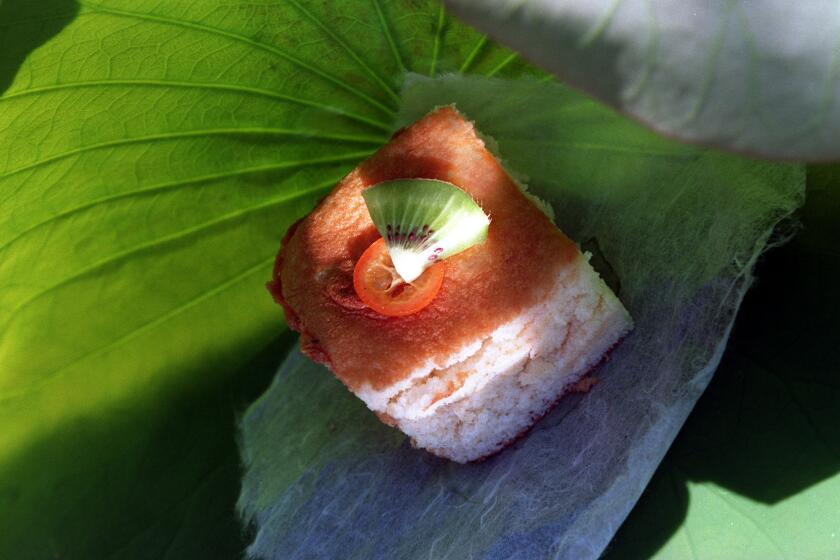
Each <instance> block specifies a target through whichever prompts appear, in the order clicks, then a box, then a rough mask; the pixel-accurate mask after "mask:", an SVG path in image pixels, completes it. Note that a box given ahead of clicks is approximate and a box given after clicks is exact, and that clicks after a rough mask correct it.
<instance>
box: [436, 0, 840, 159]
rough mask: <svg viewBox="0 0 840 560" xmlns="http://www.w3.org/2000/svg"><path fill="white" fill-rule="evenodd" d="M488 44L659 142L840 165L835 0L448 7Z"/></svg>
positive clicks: (454, 2)
mask: <svg viewBox="0 0 840 560" xmlns="http://www.w3.org/2000/svg"><path fill="white" fill-rule="evenodd" d="M447 4H448V5H449V6H451V7H452V8H453V10H454V11H455V12H456V13H458V14H459V15H462V16H463V17H464V19H465V20H466V21H469V22H471V23H473V24H475V25H476V26H478V27H479V28H480V29H482V30H484V31H486V32H488V33H489V34H490V35H491V36H493V37H495V38H497V39H499V40H501V41H503V42H504V43H506V44H509V45H511V46H513V47H514V48H516V49H517V50H519V51H521V52H522V53H523V54H524V55H525V56H526V57H528V58H530V59H531V60H533V61H534V62H536V63H538V64H539V65H540V66H542V67H543V68H546V69H548V70H551V71H552V72H555V73H556V74H557V75H558V76H560V77H561V78H562V79H563V80H564V81H567V82H569V83H571V84H574V85H576V86H577V87H580V88H582V89H583V90H585V91H587V92H589V93H591V94H592V95H594V96H596V97H598V98H599V99H601V100H603V101H606V102H607V103H609V104H611V105H612V106H614V107H616V108H619V109H621V110H622V111H625V112H627V113H628V114H629V115H631V116H632V117H634V118H635V119H638V120H640V121H642V122H644V123H646V124H648V125H649V126H652V127H653V128H655V129H657V130H659V131H661V132H663V133H665V134H667V135H669V136H675V137H678V138H682V139H685V140H690V141H693V142H700V143H703V144H712V145H715V146H721V147H725V148H728V149H732V150H736V151H739V152H749V153H755V154H760V155H762V156H770V157H782V158H788V159H806V160H825V159H834V160H837V159H840V142H838V132H837V131H838V130H840V80H838V77H840V66H838V64H840V61H838V56H839V53H840V50H838V48H840V47H838V37H840V10H838V7H837V3H836V2H834V1H833V0H809V1H808V2H796V3H791V2H789V1H788V0H762V1H761V2H739V1H737V0H659V1H656V2H651V1H650V0H563V1H561V0H527V1H521V0H447Z"/></svg>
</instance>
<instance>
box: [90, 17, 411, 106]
mask: <svg viewBox="0 0 840 560" xmlns="http://www.w3.org/2000/svg"><path fill="white" fill-rule="evenodd" d="M79 5H81V6H84V7H86V8H88V9H90V10H91V12H90V13H93V14H97V13H102V14H109V15H113V16H117V17H126V18H136V19H141V20H146V21H154V22H157V23H161V24H164V25H172V26H176V27H183V28H185V29H192V30H195V31H201V32H203V33H208V34H211V35H218V36H220V37H225V38H227V39H230V40H232V41H237V42H240V43H244V44H247V45H250V46H252V47H254V48H257V49H260V50H263V51H266V52H269V53H272V54H274V55H276V56H278V57H280V58H282V59H283V60H286V61H288V62H290V63H291V64H294V65H295V66H297V67H298V68H301V69H302V70H306V71H307V72H310V73H311V74H314V75H316V76H318V77H319V78H321V79H323V80H326V81H328V82H330V83H331V84H334V85H336V86H338V87H340V88H342V89H343V90H345V91H347V92H349V93H352V94H353V95H355V96H356V97H358V98H359V99H362V100H363V101H365V102H366V103H368V104H369V105H371V106H372V107H375V108H376V109H378V110H380V111H381V112H383V113H384V114H386V115H388V116H389V117H393V116H394V114H395V111H394V109H392V108H391V107H388V106H387V105H385V104H383V103H381V102H380V101H378V100H376V99H374V98H373V97H371V96H370V95H368V94H366V93H365V92H363V91H362V90H360V89H358V88H356V87H355V86H353V85H351V84H349V83H348V82H347V81H346V80H343V79H341V78H339V77H337V76H334V75H332V74H330V73H328V72H325V71H324V70H321V69H320V68H318V67H316V66H313V65H312V64H311V63H309V62H307V61H305V60H302V59H300V58H298V57H296V56H294V55H292V54H290V53H288V52H286V51H285V50H283V49H281V48H279V47H277V46H275V45H269V44H268V43H263V42H261V41H257V40H255V39H251V38H250V37H246V36H244V35H239V34H238V33H233V32H231V31H225V30H224V29H219V28H218V27H212V26H209V25H204V24H202V23H198V22H194V21H185V20H179V19H174V18H170V17H166V16H159V15H152V14H143V13H139V12H131V11H127V10H117V9H114V8H106V7H104V6H101V5H96V4H89V3H87V2H83V1H80V2H79Z"/></svg>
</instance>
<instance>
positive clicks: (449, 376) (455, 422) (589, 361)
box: [378, 256, 632, 462]
mask: <svg viewBox="0 0 840 560" xmlns="http://www.w3.org/2000/svg"><path fill="white" fill-rule="evenodd" d="M631 328H632V321H631V319H630V316H629V315H628V313H627V311H626V310H625V309H624V307H623V306H622V305H621V302H619V301H618V299H617V298H616V297H615V296H614V295H613V293H612V292H611V291H610V289H609V288H608V287H607V286H606V285H605V284H604V282H603V281H602V280H601V279H600V278H599V277H598V275H597V273H596V272H595V271H594V270H592V267H591V266H590V265H589V263H588V262H587V261H586V259H585V258H584V257H583V256H581V257H580V258H579V259H577V260H576V261H575V262H574V263H572V264H571V265H570V266H568V267H566V268H564V269H563V270H562V271H561V272H560V274H559V275H558V276H557V278H556V284H555V286H554V288H553V290H552V292H551V294H550V296H549V297H548V298H546V300H545V301H543V302H540V303H539V304H537V305H535V306H533V307H532V308H530V309H528V310H527V311H526V312H524V313H523V314H522V315H520V316H519V317H516V318H515V319H514V320H513V321H510V322H509V323H506V324H503V325H500V326H499V327H498V328H497V329H496V331H495V332H494V335H495V336H493V337H489V338H487V339H485V340H483V341H481V342H480V343H479V348H478V349H477V350H476V351H475V352H474V353H473V354H471V355H470V356H469V357H467V358H466V359H465V360H463V361H462V362H458V363H454V364H452V365H451V366H449V367H448V368H446V369H444V370H441V371H434V372H431V373H430V374H429V376H427V377H426V378H424V379H420V380H418V381H417V382H416V383H415V384H413V385H412V386H411V387H410V388H408V389H406V390H404V391H402V392H401V393H399V394H397V395H395V396H394V397H393V398H392V399H391V400H390V401H389V402H388V403H387V405H386V406H385V407H384V409H383V410H380V411H378V412H380V415H381V417H384V418H386V419H387V421H388V422H389V423H391V424H393V425H395V426H397V427H398V428H399V429H400V430H402V431H403V432H405V433H406V434H408V435H409V436H411V438H412V442H413V444H414V445H415V446H417V447H422V448H425V449H428V450H429V451H431V452H432V453H434V454H436V455H439V456H442V457H447V458H449V459H452V460H454V461H458V462H467V461H473V460H476V459H480V458H482V457H486V456H488V455H491V454H493V453H495V452H496V451H499V450H500V449H502V448H503V447H504V446H505V445H507V444H508V443H510V442H511V441H513V440H514V439H516V437H517V436H518V435H520V434H521V433H523V432H524V431H525V430H527V429H528V428H529V427H530V426H531V425H532V424H533V423H534V422H536V420H537V419H539V418H540V417H541V416H542V415H544V414H545V413H546V412H547V411H548V410H549V409H550V408H551V406H552V405H553V404H554V403H555V402H557V400H558V399H559V398H560V397H561V396H562V395H563V393H564V392H565V391H566V390H567V388H568V387H569V386H570V385H572V384H574V383H576V382H577V381H578V380H579V379H580V378H581V377H582V376H583V375H585V374H586V373H587V372H589V371H590V370H591V369H592V368H593V367H594V366H595V365H596V364H597V363H598V362H599V361H600V360H601V359H602V358H603V357H604V355H605V353H606V352H607V351H608V350H609V349H610V348H611V347H612V346H614V345H615V344H616V343H617V342H618V341H619V340H620V339H621V338H622V337H623V336H624V335H625V334H627V332H629V330H630V329H631Z"/></svg>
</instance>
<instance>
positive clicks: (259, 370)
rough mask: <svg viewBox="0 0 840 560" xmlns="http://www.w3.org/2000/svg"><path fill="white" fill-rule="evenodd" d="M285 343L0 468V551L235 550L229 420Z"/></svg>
mask: <svg viewBox="0 0 840 560" xmlns="http://www.w3.org/2000/svg"><path fill="white" fill-rule="evenodd" d="M293 341H294V338H293V337H292V336H291V335H290V334H286V335H283V336H281V337H280V338H278V339H277V340H275V341H274V342H272V343H271V345H269V346H268V347H266V348H265V349H264V350H262V351H261V352H260V353H259V354H258V356H257V357H256V358H255V359H254V360H253V361H251V362H250V363H249V364H248V365H246V366H245V367H243V368H240V369H238V370H236V371H224V370H220V371H216V372H213V371H196V372H194V375H188V376H186V378H187V379H188V380H189V381H188V382H184V383H180V384H179V385H178V386H177V387H169V388H165V389H164V390H159V391H156V392H154V393H153V394H151V395H148V396H146V397H144V398H136V399H132V401H131V403H129V404H126V405H123V406H121V407H112V408H111V409H109V410H108V411H107V412H102V413H101V414H99V415H96V416H93V417H87V418H80V419H77V420H74V421H72V422H65V423H64V424H63V425H62V427H61V428H60V429H59V430H58V431H56V432H55V433H53V434H49V435H48V436H46V437H44V438H43V439H41V440H39V441H35V442H33V443H32V444H31V445H30V447H29V448H27V449H25V450H23V451H22V452H21V453H19V454H18V455H16V456H15V457H14V458H13V459H11V460H9V461H7V462H5V463H4V464H2V465H0V527H3V530H2V532H0V558H4V559H5V558H10V559H11V558H14V559H16V560H30V559H32V560H43V559H51V558H60V559H62V560H74V559H79V560H89V559H92V558H115V559H116V558H214V559H216V558H218V559H220V560H221V559H231V560H234V559H239V558H242V551H243V550H244V548H245V546H246V544H247V542H248V540H249V539H248V535H247V534H244V532H243V529H242V527H241V525H240V523H239V520H238V518H237V517H236V513H235V503H236V499H237V497H238V494H239V487H240V462H239V453H238V448H237V444H236V441H237V420H238V416H239V415H240V414H241V413H242V412H243V411H244V409H245V408H246V406H247V405H248V404H249V403H250V402H252V401H253V400H254V399H256V398H257V397H258V396H259V395H260V394H261V393H262V392H263V391H264V390H265V388H266V387H267V386H268V384H269V382H270V380H271V378H272V377H273V375H274V373H275V371H276V368H277V366H278V364H279V362H280V360H281V358H282V356H283V355H285V353H286V352H287V351H288V348H289V347H290V346H291V344H292V343H293ZM115 408H116V409H115Z"/></svg>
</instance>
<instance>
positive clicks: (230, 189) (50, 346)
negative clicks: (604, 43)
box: [0, 0, 532, 557]
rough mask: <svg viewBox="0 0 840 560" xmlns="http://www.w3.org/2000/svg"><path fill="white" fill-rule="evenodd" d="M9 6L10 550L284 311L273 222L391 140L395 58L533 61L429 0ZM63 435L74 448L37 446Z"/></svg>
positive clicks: (245, 352)
mask: <svg viewBox="0 0 840 560" xmlns="http://www.w3.org/2000/svg"><path fill="white" fill-rule="evenodd" d="M0 14H2V16H3V19H2V20H1V21H0V61H2V62H0V73H2V75H0V87H2V88H4V91H3V92H2V97H0V467H2V468H0V473H2V475H0V496H2V498H0V500H2V502H0V503H3V507H2V508H0V516H2V518H0V526H2V527H3V531H2V537H0V557H8V556H13V557H20V556H21V555H23V556H26V555H27V554H26V553H25V552H26V551H28V550H38V551H40V552H39V553H37V554H36V553H33V554H32V555H33V556H35V557H43V554H42V553H43V551H44V550H50V551H51V552H50V554H55V555H58V556H61V557H69V556H71V555H72V553H73V552H74V551H73V547H72V543H73V542H75V541H74V540H73V538H72V536H71V535H75V536H76V537H78V535H79V534H80V531H79V530H78V529H79V528H78V525H77V523H79V522H80V519H82V518H78V517H76V513H75V511H76V510H77V509H78V507H80V505H81V504H82V503H84V501H85V500H84V496H85V495H86V494H85V493H86V492H91V491H92V488H95V487H96V485H95V484H94V482H95V481H97V480H99V478H100V477H102V476H103V472H104V473H107V471H103V470H102V469H99V468H94V467H93V465H95V462H94V461H93V458H94V457H100V458H101V459H102V461H103V463H104V464H112V465H113V464H116V465H119V464H120V463H119V461H117V460H116V459H115V458H114V456H112V455H108V454H107V453H108V452H109V451H113V450H116V449H120V445H124V446H126V447H124V449H125V454H126V456H136V452H137V451H136V447H131V446H130V443H129V442H133V444H137V445H139V444H138V442H143V441H146V442H148V441H151V439H153V438H154V437H159V435H154V434H156V432H153V431H152V428H151V427H150V426H151V425H153V424H154V422H155V421H156V420H153V419H152V416H149V418H148V423H146V422H143V421H142V420H141V419H142V418H143V415H142V414H140V413H138V412H137V411H138V410H145V411H146V412H147V413H148V414H149V415H153V413H152V411H154V410H160V409H159V407H163V406H166V404H165V403H172V402H176V401H177V399H175V398H174V397H173V395H186V394H190V391H192V394H195V395H198V394H199V391H201V390H204V389H201V388H202V387H205V386H207V385H205V384H210V385H209V386H214V387H218V386H219V384H221V383H223V382H224V380H225V379H230V378H231V377H232V376H234V375H235V373H234V372H235V371H236V366H239V365H241V364H243V363H244V362H246V361H247V360H248V359H250V358H251V357H252V356H253V355H254V354H255V353H256V352H257V350H259V349H260V348H263V347H264V346H265V345H266V344H267V343H268V341H270V340H271V339H272V338H274V337H276V336H277V333H278V332H279V331H280V330H281V329H282V322H281V316H280V313H279V310H278V308H277V307H276V306H275V305H273V304H272V302H271V299H270V297H268V296H267V294H266V292H265V290H264V288H263V284H264V282H265V281H266V280H267V279H268V278H269V277H270V271H271V266H272V259H273V255H274V253H275V252H276V250H277V248H278V246H279V242H280V238H281V237H282V235H283V233H284V230H285V229H286V227H287V226H288V224H290V223H291V222H292V221H293V220H295V219H296V218H298V217H299V216H301V215H302V214H304V213H305V212H307V211H308V210H309V209H310V208H311V206H312V205H313V204H314V203H315V201H316V200H317V199H318V198H319V197H320V196H322V195H323V194H324V193H325V192H326V191H327V189H328V188H329V187H330V186H331V185H332V184H334V183H335V182H336V181H337V180H338V179H339V178H340V177H341V176H342V174H344V173H345V172H346V171H347V170H348V169H350V168H351V167H352V166H353V165H354V164H355V163H356V162H358V161H359V160H360V159H361V158H363V157H364V156H366V155H367V154H370V153H371V152H372V151H373V150H375V149H376V148H377V147H378V146H380V145H381V144H382V143H383V142H385V141H386V139H387V137H388V135H389V133H390V131H391V128H392V121H393V117H394V114H395V109H396V107H397V102H398V100H399V98H398V96H397V93H396V92H397V91H398V90H399V87H400V81H401V79H402V76H403V73H404V71H405V70H406V69H413V70H416V71H418V72H423V73H428V74H435V73H437V72H441V71H456V72H457V71H466V72H479V73H484V74H496V75H519V74H523V73H525V72H532V70H528V68H527V67H526V66H525V65H524V64H523V63H521V62H520V61H518V59H517V58H516V57H515V56H514V55H512V54H510V53H509V52H507V51H505V50H503V49H501V48H499V47H496V46H494V45H492V44H489V43H487V42H486V40H485V39H484V38H483V37H482V36H481V35H479V34H478V33H476V32H475V31H472V30H470V29H468V28H466V27H465V26H463V25H461V24H458V23H457V22H454V21H451V20H450V19H449V18H448V17H447V16H446V15H445V14H444V12H443V9H442V7H441V6H440V5H439V3H437V2H434V1H410V2H409V1H407V0H406V1H397V0H375V1H370V2H349V1H348V2H342V3H341V4H340V5H339V6H337V5H336V4H335V3H333V2H297V1H287V0H257V1H250V2H244V1H243V2H229V1H224V0H214V1H202V2H192V1H186V0H183V1H174V2H159V1H157V0H154V1H151V0H145V1H138V0H101V1H90V2H79V3H76V2H72V1H69V0H49V1H46V2H29V1H28V0H5V1H4V2H3V3H2V8H0ZM350 14H352V15H350ZM183 398H186V397H183ZM155 403H158V404H157V405H155ZM127 418H134V419H135V421H134V422H135V423H137V424H138V427H137V428H136V430H137V431H136V432H130V433H127V434H126V439H125V440H124V441H123V442H122V443H121V444H118V443H117V442H118V440H119V437H118V436H117V435H116V434H117V433H118V431H116V432H115V431H113V430H111V429H110V428H107V429H106V428H105V427H106V426H113V425H122V426H124V427H125V429H127V430H129V429H130V425H125V424H123V422H125V421H126V420H125V419H127ZM157 418H161V416H160V413H159V414H158V416H157ZM121 419H122V420H121ZM100 427H101V428H100ZM144 438H145V439H144ZM144 445H151V444H150V443H147V444H144ZM51 448H53V449H63V450H65V451H68V452H69V451H71V450H72V452H73V454H75V455H77V456H78V457H79V462H78V465H77V468H75V469H68V468H67V467H68V465H67V463H65V462H62V461H56V460H48V461H40V462H39V461H37V460H36V459H37V457H39V456H45V454H44V453H43V450H45V449H51ZM46 456H49V457H54V453H53V454H48V455H46ZM21 465H25V467H24V466H21ZM27 469H29V471H31V472H29V473H28V475H27V476H22V475H21V473H22V472H25V471H27ZM114 477H115V478H116V479H117V480H124V479H122V478H120V477H119V476H117V475H116V474H115V475H114ZM103 484H107V482H103ZM62 495H64V496H67V498H66V499H67V501H66V502H64V504H65V505H63V506H62V507H55V505H54V504H53V500H55V499H56V497H58V496H62ZM108 495H112V496H114V498H113V499H116V497H119V496H121V494H120V493H119V492H114V493H113V494H107V493H106V496H108ZM103 499H105V500H108V499H109V498H103ZM74 500H75V501H74ZM7 504H8V505H9V507H6V505H7ZM110 505H111V506H112V508H113V509H116V508H118V507H121V506H122V504H119V503H114V502H112V503H110ZM18 512H23V513H18ZM39 512H40V514H41V515H43V518H42V519H41V521H40V522H39V523H40V526H41V529H42V530H41V531H35V532H36V533H41V534H46V535H51V538H52V539H54V541H50V540H49V539H44V538H38V539H35V538H34V534H33V527H36V526H39V525H38V524H36V522H35V519H37V518H38V515H39ZM142 512H143V513H142V515H140V518H141V519H142V520H145V522H146V523H148V524H151V523H153V520H154V514H155V513H157V512H153V511H152V506H149V508H148V509H146V510H142ZM99 517H107V516H99ZM129 525H130V526H131V527H133V528H135V529H125V528H123V529H124V531H123V532H118V533H119V534H120V535H124V532H125V531H128V530H136V525H135V524H129ZM74 527H75V530H74V529H73V528H74ZM65 529H66V531H65ZM106 533H107V531H103V532H102V534H98V533H97V532H96V531H92V532H91V534H90V537H89V538H90V542H89V543H88V545H87V546H89V547H90V548H89V549H88V550H94V549H95V548H96V544H97V542H98V540H101V542H102V543H109V542H111V539H114V538H116V537H114V536H113V535H110V536H109V535H107V534H106ZM30 547H32V548H30ZM44 547H46V548H44ZM21 551H23V552H21ZM77 554H79V555H80V556H83V557H90V555H84V554H82V553H81V552H78V553H77Z"/></svg>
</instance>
